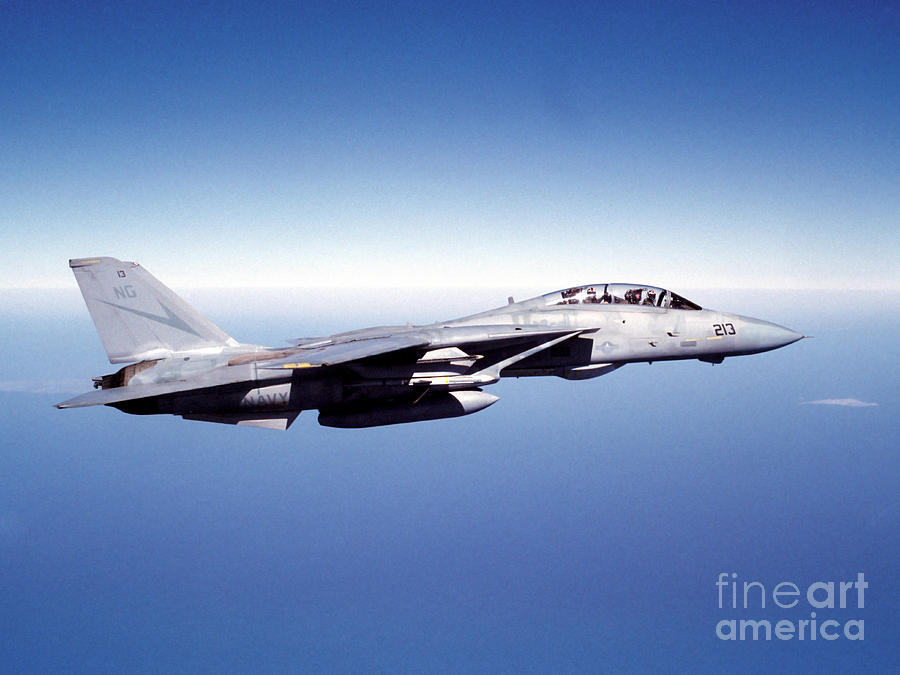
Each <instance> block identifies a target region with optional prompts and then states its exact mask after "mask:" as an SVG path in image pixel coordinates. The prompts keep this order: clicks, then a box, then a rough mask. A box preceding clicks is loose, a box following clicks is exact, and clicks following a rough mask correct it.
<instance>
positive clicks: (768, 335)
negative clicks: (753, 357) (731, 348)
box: [741, 317, 806, 352]
mask: <svg viewBox="0 0 900 675" xmlns="http://www.w3.org/2000/svg"><path fill="white" fill-rule="evenodd" d="M741 324H742V325H741V328H742V332H743V335H742V342H743V346H744V348H745V349H747V350H748V351H754V352H765V351H769V350H770V349H778V348H779V347H784V346H786V345H789V344H791V343H793V342H796V341H797V340H801V339H803V338H804V337H806V336H805V335H803V334H802V333H798V332H797V331H794V330H791V329H790V328H785V327H784V326H779V325H778V324H777V323H771V322H769V321H763V320H762V319H753V318H750V317H741Z"/></svg>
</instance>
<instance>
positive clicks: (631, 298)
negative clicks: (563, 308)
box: [543, 284, 702, 309]
mask: <svg viewBox="0 0 900 675" xmlns="http://www.w3.org/2000/svg"><path fill="white" fill-rule="evenodd" d="M543 297H544V298H545V299H546V300H547V304H548V305H582V304H584V305H593V304H597V305H644V306H647V307H661V308H663V309H702V308H701V307H700V305H697V304H695V303H693V302H691V301H690V300H687V299H685V298H682V297H681V296H680V295H678V294H677V293H672V292H671V291H667V290H666V289H665V288H659V287H657V286H638V285H635V284H594V285H592V286H576V287H574V288H567V289H565V290H562V291H556V292H554V293H548V294H547V295H545V296H543Z"/></svg>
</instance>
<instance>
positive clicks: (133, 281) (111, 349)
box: [69, 258, 237, 363]
mask: <svg viewBox="0 0 900 675" xmlns="http://www.w3.org/2000/svg"><path fill="white" fill-rule="evenodd" d="M69 267H71V268H72V271H73V272H74V273H75V279H76V281H78V286H79V287H80V288H81V294H82V295H83V296H84V301H85V303H86V304H87V308H88V311H89V312H90V313H91V318H92V319H93V320H94V325H95V326H96V327H97V332H98V333H100V339H101V340H102V341H103V347H104V348H105V349H106V353H107V355H108V356H109V361H110V363H123V362H126V361H140V360H142V359H151V358H160V357H162V356H165V355H166V353H167V352H173V351H184V350H188V349H198V348H202V347H217V346H223V345H235V344H237V343H236V342H235V340H234V339H233V338H231V337H229V336H228V335H227V334H226V333H224V332H223V331H222V330H221V329H220V328H219V327H218V326H216V325H215V324H213V323H212V322H211V321H210V320H208V319H206V318H204V317H203V316H201V315H200V314H198V313H197V311H196V310H194V309H193V308H192V307H191V306H190V305H188V304H187V303H186V302H185V301H184V300H182V299H181V298H179V297H178V296H177V295H175V293H173V292H172V291H171V290H170V289H168V288H166V287H165V286H164V285H163V284H161V283H160V282H159V281H158V280H157V279H156V277H154V276H153V275H152V274H150V272H148V271H147V270H145V269H144V268H143V267H141V266H140V265H138V264H137V263H133V262H122V261H121V260H116V259H115V258H77V259H75V260H70V261H69Z"/></svg>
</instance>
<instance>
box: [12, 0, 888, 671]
mask: <svg viewBox="0 0 900 675" xmlns="http://www.w3.org/2000/svg"><path fill="white" fill-rule="evenodd" d="M898 28H900V9H898V7H897V5H896V4H895V3H889V2H868V3H836V2H835V3H819V4H816V5H813V4H812V3H789V2H769V3H767V2H754V3H739V2H724V3H658V4H655V3H627V4H626V3H623V4H621V5H613V4H604V3H589V4H584V5H582V4H578V3H552V4H551V3H546V4H524V3H519V4H502V3H472V4H466V3H452V4H450V3H447V4H446V5H429V4H425V3H409V4H405V5H404V4H401V3H385V4H368V3H328V4H324V3H323V4H316V3H283V4H276V3H252V4H251V3H248V4H246V5H238V4H234V3H228V2H218V3H212V2H208V3H200V2H196V3H178V4H172V5H169V4H167V3H164V2H156V3H146V4H137V3H126V2H117V3H53V2H36V1H28V2H25V1H22V2H16V1H13V2H5V3H2V4H0V247H2V250H3V252H4V253H5V255H6V260H7V263H8V264H7V265H6V266H4V267H3V268H2V269H0V289H2V293H0V315H2V316H3V319H4V320H3V321H2V322H0V350H2V352H3V353H4V354H8V355H14V357H11V358H6V359H4V360H2V361H0V403H2V405H0V409H2V410H3V411H4V413H3V415H2V416H0V437H2V443H0V446H2V452H0V577H2V579H3V580H4V581H3V584H0V621H2V624H3V626H4V630H3V631H0V663H4V664H10V667H12V668H15V669H17V670H19V671H21V672H48V671H50V672H52V671H59V670H69V671H71V670H73V669H74V670H76V671H88V672H121V671H123V670H124V671H137V672H141V671H147V670H152V671H160V670H163V671H172V672H196V671H198V670H200V671H216V672H218V671H223V670H226V671H239V672H240V671H259V670H267V671H273V672H281V671H285V672H296V671H298V670H306V671H309V672H362V671H370V670H381V671H389V672H402V671H411V672H434V671H457V672H498V671H510V670H513V671H517V672H558V671H567V672H596V671H597V669H598V667H601V666H602V667H604V668H606V669H608V670H611V671H612V670H615V671H632V672H640V671H644V672H646V671H653V672H687V671H690V672H723V671H736V670H739V671H741V672H761V673H771V672H773V671H798V672H808V671H809V670H817V671H821V672H828V671H833V672H855V671H866V672H896V671H897V667H898V656H897V648H896V645H897V626H898V625H900V620H898V607H900V594H898V585H897V579H896V561H897V560H898V558H900V543H898V542H900V538H898V536H897V534H898V528H897V524H898V522H900V515H898V514H900V497H898V495H900V484H898V475H900V474H898V472H897V470H896V467H897V448H898V447H900V439H898V427H897V424H896V419H897V415H896V410H897V407H898V403H900V401H898V395H900V392H898V389H897V386H896V373H897V356H896V353H897V350H896V345H895V342H896V340H895V336H896V334H897V332H898V329H900V325H898V320H897V313H896V312H895V311H886V308H888V309H891V308H896V307H897V306H900V293H898V291H900V265H898V261H900V234H898V233H900V227H898V215H900V123H898V122H900V112H898V111H900V49H898V47H897V43H898V40H897V36H898V34H900V31H898ZM90 255H111V256H116V257H120V258H124V259H134V260H138V261H139V262H141V263H143V264H144V265H146V267H147V268H149V269H150V270H151V271H152V272H153V273H154V274H155V275H156V276H158V277H159V278H160V279H161V280H162V281H164V282H165V283H166V284H168V285H171V286H173V287H174V288H175V289H177V290H178V291H179V292H180V293H182V294H183V295H184V297H185V298H186V299H187V300H188V301H189V302H191V303H192V304H193V305H194V306H195V307H197V309H198V310H199V311H201V312H202V313H203V314H205V315H207V316H209V317H210V318H211V319H213V320H214V321H215V322H216V323H217V324H219V325H220V326H221V327H222V328H223V329H225V330H226V331H227V332H229V333H230V334H232V335H234V336H235V337H238V338H240V339H242V340H250V341H259V342H263V343H267V344H273V345H277V344H282V343H283V341H284V340H286V339H288V338H292V337H297V336H301V335H316V334H328V333H331V332H337V331H341V330H349V329H353V328H358V327H361V326H366V325H374V324H382V323H393V322H400V323H402V322H405V321H407V320H409V321H413V322H419V323H425V322H430V321H433V320H438V319H444V318H450V317H453V316H459V315H463V314H468V313H471V312H474V311H478V310H480V309H485V308H488V307H492V306H497V305H502V304H503V303H504V302H505V298H506V296H507V294H508V293H514V294H515V295H516V297H517V298H518V299H521V297H522V294H526V293H534V294H537V293H539V292H541V291H546V290H550V289H554V288H560V287H565V286H567V285H571V284H575V283H582V282H593V281H604V280H608V281H619V280H621V281H643V282H646V283H651V284H656V285H661V286H665V287H669V288H672V289H675V290H678V291H689V294H688V297H690V298H691V299H694V300H696V301H697V302H699V303H700V304H702V305H704V306H709V307H716V308H720V309H722V310H726V311H734V312H738V313H743V314H747V315H751V316H758V317H761V318H764V319H768V320H772V321H776V322H778V323H782V324H784V325H786V326H790V327H791V328H794V329H797V330H799V331H802V332H803V333H807V334H813V335H816V338H815V339H813V340H803V341H800V342H799V343H797V344H795V345H791V346H789V347H787V348H785V349H781V350H777V351H774V352H770V353H766V354H761V355H757V356H752V357H740V358H735V359H727V360H726V362H725V363H724V364H722V365H721V366H716V367H710V366H709V365H708V364H700V363H698V362H696V361H684V362H673V363H658V364H654V365H652V366H646V365H643V364H635V365H629V366H627V367H625V368H622V369H620V370H619V371H616V372H615V373H612V374H610V375H607V376H605V377H603V378H600V379H599V380H593V381H587V382H568V381H563V380H560V379H558V378H540V379H538V378H533V379H522V380H514V381H509V380H505V381H503V382H500V383H498V384H497V385H496V389H493V388H492V391H493V393H495V394H497V395H499V396H500V397H501V400H500V401H498V402H497V404H495V405H493V406H491V407H490V408H489V409H487V410H485V411H483V412H480V413H478V414H477V415H472V416H470V417H466V418H462V419H455V420H438V421H435V422H428V423H422V424H417V425H398V426H395V427H384V428H378V429H370V430H360V431H348V430H336V429H327V428H324V427H321V426H319V425H317V424H316V420H315V413H314V412H304V413H303V414H302V415H301V416H300V418H299V419H298V420H297V422H296V423H295V424H294V425H293V426H292V428H291V429H290V430H289V431H287V432H285V433H281V432H266V431H261V430H256V429H237V428H232V427H226V426H224V425H212V424H204V423H199V422H196V423H192V422H186V421H183V420H180V419H177V418H173V417H170V416H129V415H124V414H121V413H119V412H118V411H115V410H111V409H108V408H90V409H85V410H67V411H60V410H56V409H54V408H53V407H52V404H53V403H55V402H58V401H60V400H62V399H65V398H68V397H69V396H70V395H72V394H75V393H79V392H83V391H86V390H88V389H89V388H90V377H91V376H95V375H100V374H102V373H105V372H109V371H110V370H112V368H111V367H110V366H109V364H107V363H106V357H105V354H104V352H103V349H102V346H101V344H100V341H99V339H98V338H97V335H96V331H95V330H94V327H93V325H92V323H91V320H90V317H89V315H88V313H87V311H86V309H85V307H84V304H83V302H82V299H81V297H80V294H79V292H78V290H77V288H76V285H75V281H74V279H73V278H72V275H71V272H70V270H69V269H68V268H67V266H66V259H67V258H70V257H80V256H90ZM10 261H11V262H12V264H9V262H10ZM282 286H295V287H297V288H292V289H289V290H283V289H281V290H273V288H268V287H282ZM423 286H430V287H434V288H433V289H432V290H431V291H430V292H426V293H423V292H422V290H421V288H422V287H423ZM216 287H230V289H231V290H228V291H227V292H222V291H221V290H214V289H216ZM311 287H325V288H327V289H328V290H327V292H323V290H322V288H318V289H317V288H311ZM374 287H380V288H374ZM396 287H399V289H398V288H396ZM439 287H440V290H436V289H439ZM369 288H373V290H371V291H368V290H367V289H369ZM746 288H757V289H764V290H763V291H762V292H760V291H748V290H744V289H746ZM810 288H826V289H842V290H841V291H840V292H828V293H822V294H815V293H809V292H808V291H806V290H803V289H810ZM360 289H362V291H361V290H360ZM791 289H800V290H791ZM847 289H851V290H847ZM852 289H865V290H866V291H867V292H864V293H859V292H858V291H854V290H852ZM884 289H889V290H890V292H886V293H885V292H880V291H882V290H884ZM722 572H734V573H738V574H739V575H740V578H741V579H742V580H747V579H759V580H761V581H762V582H764V583H765V584H767V585H768V586H770V587H771V586H772V585H774V584H776V583H778V582H779V581H783V580H790V581H792V582H796V583H797V584H800V585H805V584H809V583H811V582H814V581H816V580H847V579H855V578H856V574H857V573H859V572H863V573H864V574H865V576H866V578H867V579H868V580H869V583H870V589H869V595H868V596H867V604H866V608H865V609H864V610H860V611H859V612H856V611H855V610H843V611H839V612H836V613H835V616H836V618H838V619H840V620H841V621H846V620H848V619H853V618H862V619H864V620H865V621H866V622H867V634H866V640H865V641H864V642H861V643H859V642H851V641H847V640H840V641H838V642H835V643H824V642H822V641H819V642H816V643H811V642H802V643H801V642H799V641H793V642H789V643H778V642H771V643H739V644H728V643H724V642H722V641H720V640H718V639H717V638H716V636H715V626H716V623H717V622H718V621H719V620H721V619H723V618H730V617H731V616H733V615H734V614H733V613H730V612H724V611H722V610H719V609H717V608H716V605H715V598H716V587H715V581H716V579H717V578H718V576H717V575H719V574H720V573H722ZM807 609H808V608H804V609H803V610H802V611H800V610H797V611H793V612H778V611H775V610H774V609H773V608H771V607H770V608H769V610H768V611H767V612H761V613H759V614H758V613H756V612H755V611H750V612H738V613H737V615H736V616H738V617H740V618H744V617H749V618H760V617H762V616H766V617H769V618H772V619H773V620H775V619H779V618H788V619H791V620H796V619H805V618H806V617H807V616H808V611H807ZM824 616H825V614H824V613H823V614H822V617H823V618H824Z"/></svg>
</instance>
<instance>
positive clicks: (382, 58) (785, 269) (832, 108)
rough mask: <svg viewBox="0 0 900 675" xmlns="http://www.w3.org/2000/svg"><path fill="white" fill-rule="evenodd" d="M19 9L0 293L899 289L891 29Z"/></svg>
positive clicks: (862, 15)
mask: <svg viewBox="0 0 900 675" xmlns="http://www.w3.org/2000/svg"><path fill="white" fill-rule="evenodd" d="M489 5H490V6H485V4H484V3H472V4H465V3H463V4H460V3H453V4H452V5H450V4H447V5H430V4H424V3H409V4H405V5H404V4H400V3H389V4H386V5H358V4H355V3H349V4H343V3H327V4H317V3H311V4H303V5H298V4H296V3H284V4H278V3H263V4H258V3H249V4H246V5H240V4H235V3H190V4H189V5H183V4H181V3H179V4H175V5H171V6H170V5H167V4H166V3H152V4H149V5H142V4H133V3H115V4H100V3H96V4H91V5H87V6H85V5H73V4H71V3H40V2H12V3H4V5H3V6H2V8H0V19H2V20H0V147H2V148H3V151H2V152H0V175H2V177H3V178H2V181H0V246H2V247H3V249H4V251H6V252H7V255H8V256H10V258H11V259H12V260H14V261H15V262H14V264H13V265H11V266H6V267H5V268H4V269H3V270H2V271H0V286H2V287H7V288H8V287H34V286H51V287H70V286H71V283H72V282H71V278H70V276H69V272H68V270H67V269H66V266H65V260H66V259H67V258H69V257H77V256H86V255H98V254H104V255H113V256H117V257H122V258H126V259H135V260H138V261H139V262H142V263H143V264H145V265H147V266H148V267H149V268H150V269H152V270H153V271H154V273H155V274H156V275H157V276H159V277H161V278H162V279H164V280H166V281H167V282H168V283H170V284H172V285H173V286H176V287H179V288H185V287H193V286H285V285H289V286H290V285H294V286H311V285H312V286H315V285H324V286H333V285H340V286H353V285H356V284H360V283H362V284H369V285H379V286H420V285H429V286H468V287H472V286H494V287H504V288H510V287H511V288H520V287H529V288H532V287H534V288H547V289H550V288H557V287H561V286H565V285H568V284H571V283H579V282H587V281H595V280H596V281H600V280H635V281H638V280H640V281H645V282H647V283H655V284H659V285H663V286H669V287H673V288H680V289H684V288H696V287H726V288H728V287H732V288H738V287H762V288H770V289H777V288H784V287H791V288H809V287H825V288H847V287H850V288H866V289H881V288H885V287H888V288H893V289H898V288H900V272H898V270H900V265H898V264H897V263H898V258H900V234H898V232H900V228H898V227H897V225H898V214H900V124H898V120H900V115H898V112H897V111H898V110H900V50H898V49H897V47H896V38H897V35H898V28H900V10H898V8H897V6H896V5H895V4H893V3H887V2H882V3H878V2H872V3H862V4H861V3H825V4H822V5H820V6H811V5H810V4H808V3H780V2H779V3H752V5H751V4H747V3H678V4H677V5H673V4H670V3H659V4H656V3H640V4H636V3H628V4H627V5H614V4H604V3H586V4H583V5H582V4H579V3H562V4H560V3H553V4H552V5H551V4H549V3H548V4H542V3H537V4H528V3H524V4H503V3H489Z"/></svg>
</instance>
